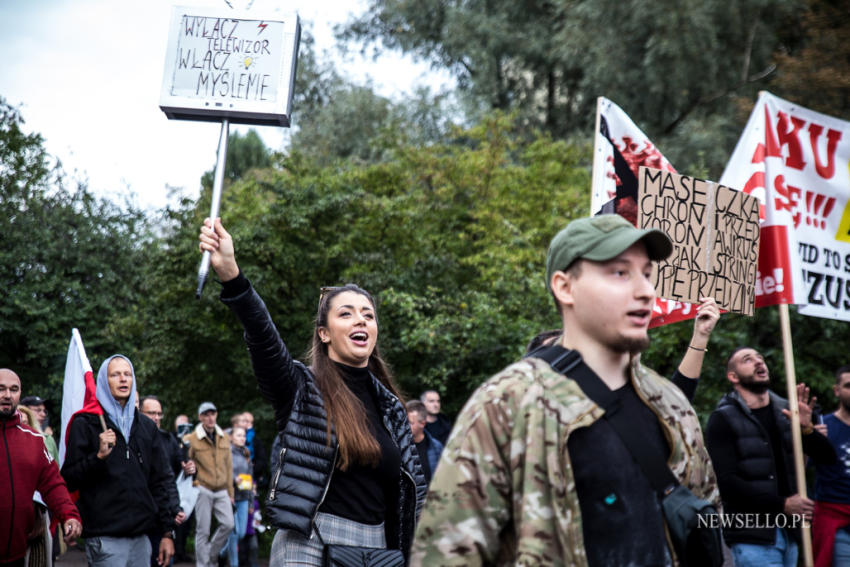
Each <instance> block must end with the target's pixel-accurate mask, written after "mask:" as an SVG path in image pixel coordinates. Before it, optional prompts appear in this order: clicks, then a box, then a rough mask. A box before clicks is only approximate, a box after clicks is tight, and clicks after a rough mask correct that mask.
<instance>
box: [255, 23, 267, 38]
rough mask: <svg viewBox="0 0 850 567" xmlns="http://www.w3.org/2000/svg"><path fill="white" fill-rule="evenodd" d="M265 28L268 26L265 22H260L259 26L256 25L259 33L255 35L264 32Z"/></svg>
mask: <svg viewBox="0 0 850 567" xmlns="http://www.w3.org/2000/svg"><path fill="white" fill-rule="evenodd" d="M266 26H268V24H267V23H266V22H260V23H259V24H257V27H258V28H260V31H259V32H258V33H257V35H260V34H261V33H263V32H264V31H266Z"/></svg>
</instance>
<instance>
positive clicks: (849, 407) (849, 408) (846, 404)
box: [839, 400, 850, 413]
mask: <svg viewBox="0 0 850 567" xmlns="http://www.w3.org/2000/svg"><path fill="white" fill-rule="evenodd" d="M839 403H840V404H841V407H842V408H844V411H846V412H847V413H850V400H846V401H845V400H839Z"/></svg>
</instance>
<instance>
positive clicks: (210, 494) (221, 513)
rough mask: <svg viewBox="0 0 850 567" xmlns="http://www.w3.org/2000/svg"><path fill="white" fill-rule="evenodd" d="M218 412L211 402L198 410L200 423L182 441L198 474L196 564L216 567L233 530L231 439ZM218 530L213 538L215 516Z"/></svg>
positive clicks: (201, 566) (191, 468) (196, 479)
mask: <svg viewBox="0 0 850 567" xmlns="http://www.w3.org/2000/svg"><path fill="white" fill-rule="evenodd" d="M216 417H218V410H216V407H215V405H213V404H212V403H211V402H204V403H202V404H201V405H200V406H199V407H198V419H199V421H200V423H199V424H198V426H197V427H196V428H195V430H194V431H193V432H192V433H189V434H188V435H186V436H185V437H184V438H183V440H184V442H186V443H187V444H188V445H189V463H187V464H188V465H189V469H190V470H194V471H195V486H197V487H198V501H197V503H196V504H195V521H196V524H197V528H196V530H195V563H196V564H197V565H198V567H207V566H210V567H215V566H216V565H218V554H219V552H220V551H221V550H222V548H223V547H224V545H225V544H226V543H227V537H228V536H229V535H230V532H232V531H233V526H234V523H233V465H232V463H231V456H230V439H228V437H227V434H225V433H224V431H222V430H221V428H220V427H219V426H218V425H216V422H215V420H216ZM213 513H215V518H216V520H217V521H218V529H217V530H216V531H215V533H214V534H213V535H212V537H210V520H211V516H212V514H213Z"/></svg>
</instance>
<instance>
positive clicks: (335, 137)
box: [290, 33, 452, 165]
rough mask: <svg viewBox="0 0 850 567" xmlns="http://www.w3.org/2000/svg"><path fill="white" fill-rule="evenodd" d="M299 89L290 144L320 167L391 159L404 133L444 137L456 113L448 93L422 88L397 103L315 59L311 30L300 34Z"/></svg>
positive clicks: (422, 138)
mask: <svg viewBox="0 0 850 567" xmlns="http://www.w3.org/2000/svg"><path fill="white" fill-rule="evenodd" d="M295 92H296V94H295V99H294V101H293V108H294V109H295V110H294V111H293V130H294V132H293V134H292V137H291V144H290V147H291V149H292V151H294V152H297V153H298V154H299V156H300V158H301V159H310V160H312V161H313V162H315V163H316V164H320V165H330V164H333V163H336V162H337V161H339V160H345V159H353V160H356V161H358V162H362V163H373V162H376V161H380V160H382V159H387V158H388V157H389V156H390V155H391V152H389V148H390V147H391V146H392V144H393V143H395V142H394V141H395V140H398V139H400V137H403V138H404V139H405V140H407V141H408V142H409V143H431V142H435V141H438V140H442V139H444V137H445V135H446V132H447V125H448V117H449V115H450V114H451V112H452V110H451V108H452V104H451V96H449V95H434V94H432V93H431V92H430V91H429V90H428V89H424V88H422V89H418V90H417V91H416V92H415V93H413V94H412V96H411V97H410V98H409V99H408V100H405V101H403V102H395V101H392V100H390V99H388V98H386V97H383V96H380V95H378V94H377V93H375V92H374V90H373V89H372V87H371V85H365V86H364V85H357V84H354V83H353V82H351V81H350V80H348V79H346V78H345V77H343V76H342V75H340V73H339V72H338V71H337V70H336V68H335V67H333V65H331V64H329V63H328V62H326V61H322V60H320V59H319V58H318V57H317V55H316V53H315V51H314V41H313V39H312V37H311V36H310V34H309V33H305V34H304V35H303V36H302V43H301V48H300V52H299V60H298V76H297V77H296V84H295Z"/></svg>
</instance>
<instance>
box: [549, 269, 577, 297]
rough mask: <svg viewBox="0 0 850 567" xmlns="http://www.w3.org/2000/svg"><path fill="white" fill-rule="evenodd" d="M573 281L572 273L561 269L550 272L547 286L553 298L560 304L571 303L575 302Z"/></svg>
mask: <svg viewBox="0 0 850 567" xmlns="http://www.w3.org/2000/svg"><path fill="white" fill-rule="evenodd" d="M574 281H575V280H574V279H573V276H572V274H569V273H567V272H564V271H561V270H558V271H557V272H555V273H554V274H552V280H551V281H550V282H549V286H550V288H551V289H552V295H554V296H555V299H557V300H558V303H560V304H561V305H573V303H575V298H574V297H573V283H574Z"/></svg>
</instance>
